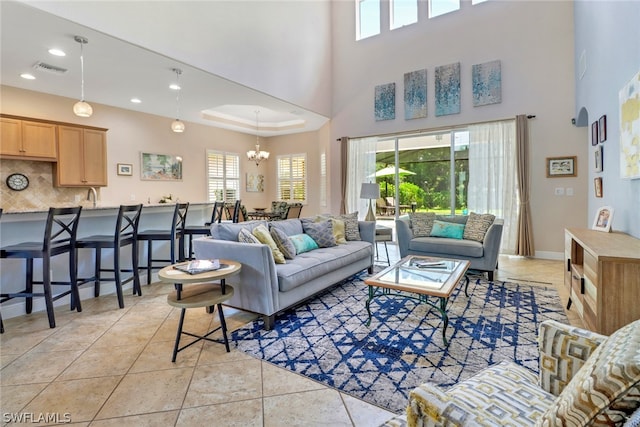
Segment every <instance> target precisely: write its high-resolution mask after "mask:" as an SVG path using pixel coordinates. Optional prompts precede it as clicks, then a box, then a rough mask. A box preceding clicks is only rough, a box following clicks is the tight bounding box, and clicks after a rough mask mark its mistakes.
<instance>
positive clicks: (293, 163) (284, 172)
mask: <svg viewBox="0 0 640 427" xmlns="http://www.w3.org/2000/svg"><path fill="white" fill-rule="evenodd" d="M278 200H281V201H283V202H302V203H305V202H306V201H307V156H306V154H292V155H288V156H278Z"/></svg>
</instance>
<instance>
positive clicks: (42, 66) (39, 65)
mask: <svg viewBox="0 0 640 427" xmlns="http://www.w3.org/2000/svg"><path fill="white" fill-rule="evenodd" d="M33 68H34V69H35V70H39V71H46V72H49V73H53V74H64V73H66V72H67V71H69V70H68V69H66V68H61V67H56V66H55V65H51V64H47V63H46V62H42V61H38V62H36V63H35V64H34V65H33Z"/></svg>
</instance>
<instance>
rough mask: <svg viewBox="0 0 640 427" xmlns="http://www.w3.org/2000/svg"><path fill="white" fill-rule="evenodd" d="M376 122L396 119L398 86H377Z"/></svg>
mask: <svg viewBox="0 0 640 427" xmlns="http://www.w3.org/2000/svg"><path fill="white" fill-rule="evenodd" d="M374 105H375V116H376V121H380V120H393V119H395V118H396V84H395V83H387V84H384V85H378V86H376V93H375V103H374Z"/></svg>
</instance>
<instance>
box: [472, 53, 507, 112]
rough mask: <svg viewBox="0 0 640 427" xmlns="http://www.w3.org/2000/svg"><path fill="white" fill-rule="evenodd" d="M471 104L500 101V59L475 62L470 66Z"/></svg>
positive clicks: (479, 104) (496, 102)
mask: <svg viewBox="0 0 640 427" xmlns="http://www.w3.org/2000/svg"><path fill="white" fill-rule="evenodd" d="M471 73H472V79H473V82H472V84H473V106H474V107H479V106H481V105H489V104H499V103H501V102H502V70H501V67H500V60H496V61H491V62H485V63H484V64H475V65H474V66H473V67H472V71H471Z"/></svg>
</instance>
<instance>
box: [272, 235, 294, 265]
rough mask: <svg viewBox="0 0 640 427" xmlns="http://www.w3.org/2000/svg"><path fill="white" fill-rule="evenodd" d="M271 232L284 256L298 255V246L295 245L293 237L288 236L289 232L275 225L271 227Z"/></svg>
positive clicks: (287, 257) (288, 257)
mask: <svg viewBox="0 0 640 427" xmlns="http://www.w3.org/2000/svg"><path fill="white" fill-rule="evenodd" d="M269 232H270V233H271V237H273V241H274V242H276V245H277V246H278V249H280V252H282V254H283V255H284V257H285V258H286V259H294V258H295V257H296V247H295V246H294V245H293V242H292V241H291V239H289V236H287V233H285V232H284V231H282V230H281V229H279V228H275V227H271V230H270V231H269Z"/></svg>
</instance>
